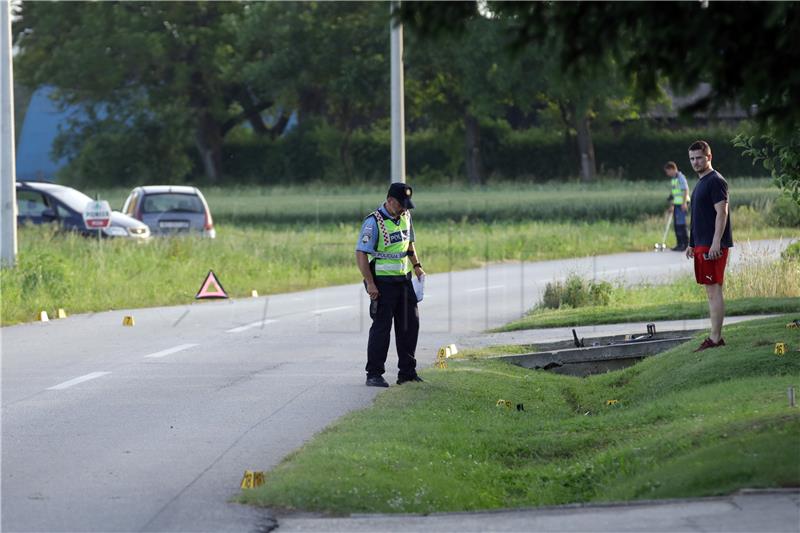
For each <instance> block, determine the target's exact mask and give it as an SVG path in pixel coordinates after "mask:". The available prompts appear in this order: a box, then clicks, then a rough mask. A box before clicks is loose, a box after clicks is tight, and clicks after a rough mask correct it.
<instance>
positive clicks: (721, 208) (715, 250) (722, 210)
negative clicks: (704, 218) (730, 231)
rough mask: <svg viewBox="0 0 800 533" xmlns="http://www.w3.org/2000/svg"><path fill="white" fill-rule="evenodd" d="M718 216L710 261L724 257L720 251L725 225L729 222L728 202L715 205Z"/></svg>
mask: <svg viewBox="0 0 800 533" xmlns="http://www.w3.org/2000/svg"><path fill="white" fill-rule="evenodd" d="M714 210H715V211H716V212H717V216H716V218H715V219H714V238H713V239H712V240H711V248H709V250H708V257H709V259H717V258H718V257H721V256H722V252H721V251H720V248H721V246H722V245H721V242H722V233H723V232H724V231H725V224H726V223H727V222H728V201H727V200H722V201H720V202H717V203H715V204H714Z"/></svg>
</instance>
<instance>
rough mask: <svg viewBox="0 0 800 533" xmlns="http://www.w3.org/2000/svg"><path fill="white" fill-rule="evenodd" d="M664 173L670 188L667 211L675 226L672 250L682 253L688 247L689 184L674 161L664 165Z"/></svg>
mask: <svg viewBox="0 0 800 533" xmlns="http://www.w3.org/2000/svg"><path fill="white" fill-rule="evenodd" d="M664 172H665V173H666V174H667V176H669V178H670V180H671V181H670V183H671V186H672V191H671V192H672V194H671V196H670V206H669V210H670V212H671V213H672V222H673V225H674V226H675V239H676V240H677V244H676V245H675V247H674V248H672V250H673V251H675V252H682V251H684V250H686V248H687V246H689V234H688V232H687V231H686V214H687V213H688V212H689V183H688V182H687V181H686V176H684V175H683V173H682V172H681V171H680V170H678V165H676V164H675V162H674V161H668V162H667V164H665V165H664Z"/></svg>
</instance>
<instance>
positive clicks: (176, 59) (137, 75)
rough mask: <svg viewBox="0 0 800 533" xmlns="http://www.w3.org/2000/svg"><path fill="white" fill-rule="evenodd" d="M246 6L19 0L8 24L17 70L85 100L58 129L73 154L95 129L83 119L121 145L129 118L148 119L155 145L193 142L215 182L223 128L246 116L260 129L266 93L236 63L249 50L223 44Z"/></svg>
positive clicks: (30, 80) (131, 135) (68, 100)
mask: <svg viewBox="0 0 800 533" xmlns="http://www.w3.org/2000/svg"><path fill="white" fill-rule="evenodd" d="M247 9H248V6H247V5H246V4H242V3H235V2H202V3H194V2H141V3H140V2H136V3H133V2H130V3H128V2H80V3H71V2H70V3H46V4H45V3H38V2H26V3H24V4H23V5H22V10H21V18H20V19H19V20H18V21H17V22H16V23H15V27H16V31H15V34H16V35H17V39H16V44H17V45H18V46H19V49H20V52H19V54H18V56H17V63H18V66H19V68H18V75H19V76H20V77H21V79H22V80H23V81H24V82H25V83H27V84H28V85H31V86H40V85H52V86H54V87H56V88H57V90H58V95H59V101H60V102H61V103H62V104H72V105H80V106H83V107H84V108H85V109H86V112H87V117H88V119H87V120H86V121H83V122H82V123H75V124H73V127H72V128H71V130H70V131H69V132H66V135H67V136H73V137H74V138H73V139H66V140H64V139H62V140H61V142H60V143H59V146H61V148H62V149H63V150H65V151H66V152H67V153H69V154H70V155H72V156H73V157H74V156H77V155H78V153H79V152H80V151H81V150H82V149H83V148H84V146H85V144H86V143H85V142H86V141H89V140H90V139H89V138H87V135H96V134H98V128H96V127H94V126H93V125H92V123H98V122H105V123H106V124H112V123H113V124H115V125H116V130H117V135H116V136H111V137H109V136H107V137H106V141H107V142H112V139H117V141H118V142H119V143H121V144H122V145H123V146H124V145H125V143H127V142H131V141H132V140H133V139H135V137H136V133H135V132H133V131H132V129H131V128H130V126H131V125H133V124H142V123H147V124H149V125H150V126H155V127H151V128H150V133H151V134H152V135H154V136H155V137H156V138H157V139H159V141H158V144H161V143H171V144H177V145H179V146H181V147H184V146H192V145H194V147H195V149H196V153H197V155H198V159H199V161H200V162H201V164H202V167H203V169H204V172H205V175H206V177H207V178H208V179H209V180H210V181H211V182H216V181H218V180H219V179H220V176H221V174H222V142H223V139H224V137H225V136H226V134H227V133H228V132H229V131H231V129H232V128H234V127H235V126H236V125H238V124H240V123H242V122H243V121H249V122H250V123H251V124H252V126H253V128H254V130H255V131H257V132H259V133H262V134H266V133H268V131H269V129H268V128H267V127H266V126H265V125H264V123H263V121H262V119H261V113H262V112H263V111H264V110H266V109H269V108H270V107H272V105H273V103H274V100H273V99H272V98H271V95H269V94H266V93H265V92H263V91H261V92H259V91H257V90H255V89H254V88H253V87H250V86H247V85H246V84H245V83H244V82H243V79H242V77H241V75H240V72H241V68H242V67H243V65H246V64H247V63H248V62H249V61H251V60H252V58H246V57H242V56H241V55H240V54H239V52H238V50H236V48H234V47H233V46H232V45H231V43H233V42H234V40H235V35H236V33H237V26H238V24H239V22H240V20H241V18H242V17H243V16H244V13H245V11H246V10H247ZM158 124H163V125H164V127H163V128H158V127H157V125H158ZM124 125H127V126H128V127H127V128H125V127H123V126H124ZM126 130H127V131H126ZM102 132H103V131H102V130H100V133H102ZM178 166H179V167H184V168H185V167H186V165H180V164H179V165H178Z"/></svg>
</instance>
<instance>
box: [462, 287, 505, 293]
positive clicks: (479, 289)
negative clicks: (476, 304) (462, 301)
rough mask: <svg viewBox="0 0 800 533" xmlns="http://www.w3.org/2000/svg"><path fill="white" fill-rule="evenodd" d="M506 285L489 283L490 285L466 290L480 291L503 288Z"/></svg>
mask: <svg viewBox="0 0 800 533" xmlns="http://www.w3.org/2000/svg"><path fill="white" fill-rule="evenodd" d="M503 287H505V285H489V286H488V287H477V288H475V289H467V290H465V291H464V292H478V291H491V290H494V289H502V288H503Z"/></svg>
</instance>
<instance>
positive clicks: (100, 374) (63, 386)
mask: <svg viewBox="0 0 800 533" xmlns="http://www.w3.org/2000/svg"><path fill="white" fill-rule="evenodd" d="M110 373H111V372H92V373H91V374H86V375H85V376H81V377H78V378H75V379H71V380H69V381H65V382H64V383H59V384H58V385H56V386H54V387H50V388H49V389H47V390H63V389H68V388H70V387H72V386H73V385H77V384H78V383H83V382H84V381H89V380H90V379H97V378H101V377H103V376H105V375H106V374H110Z"/></svg>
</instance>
